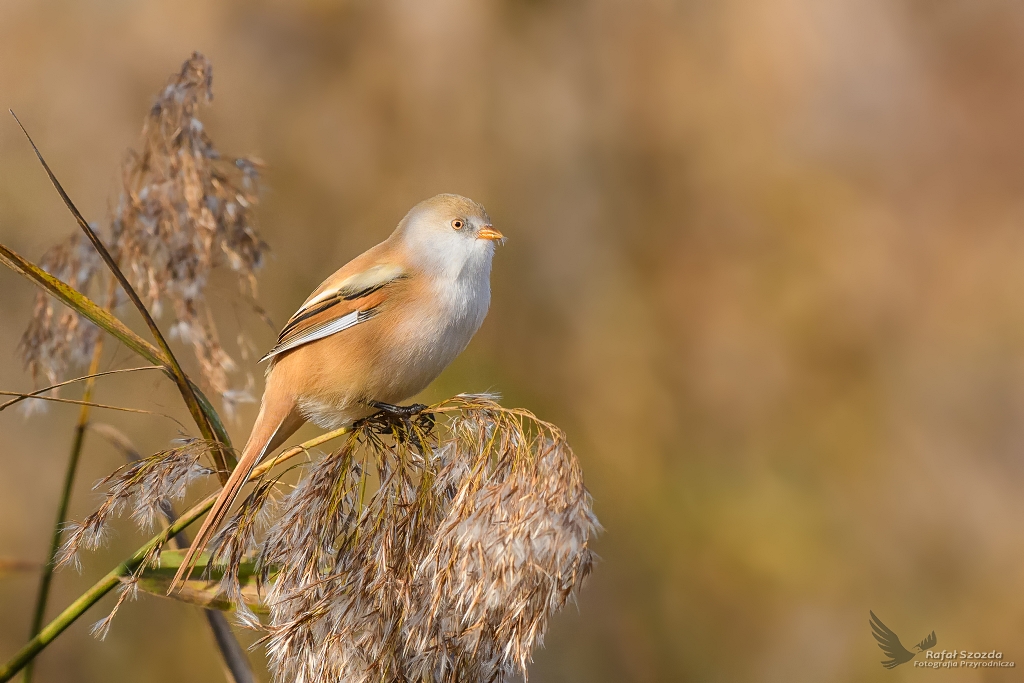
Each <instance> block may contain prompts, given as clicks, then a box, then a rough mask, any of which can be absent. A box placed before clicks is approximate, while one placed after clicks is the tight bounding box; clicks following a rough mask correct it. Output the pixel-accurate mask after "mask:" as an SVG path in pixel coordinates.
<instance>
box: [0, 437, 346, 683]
mask: <svg viewBox="0 0 1024 683" xmlns="http://www.w3.org/2000/svg"><path fill="white" fill-rule="evenodd" d="M350 431H351V428H349V427H342V428H341V429H335V430H334V431H333V432H327V433H326V434H321V435H320V436H318V437H316V438H314V439H310V440H309V441H306V442H305V443H303V444H301V445H299V446H293V447H292V448H289V449H288V450H286V451H284V452H283V453H281V454H280V455H278V456H277V457H275V458H271V459H270V460H268V461H267V462H265V463H263V464H262V465H260V466H259V467H256V468H254V469H253V471H252V474H250V475H249V481H252V480H254V479H258V478H259V477H261V476H263V474H265V473H266V472H267V471H268V470H270V469H271V468H273V467H275V466H276V465H278V464H280V463H282V462H284V461H286V460H289V459H291V458H294V457H295V456H297V455H299V454H301V453H305V452H307V451H308V450H309V449H311V448H316V447H317V446H319V445H320V444H323V443H326V442H327V441H330V440H331V439H336V438H337V437H339V436H341V435H343V434H346V433H348V432H350ZM216 500H217V494H213V495H211V496H209V497H208V498H206V500H204V501H202V502H201V503H197V504H196V505H194V506H193V507H192V508H190V509H189V510H188V511H187V512H185V513H184V514H182V516H181V517H179V518H178V520H177V521H176V522H175V523H174V524H171V525H170V526H168V527H167V528H166V529H164V530H163V531H161V532H160V533H158V534H157V535H156V536H154V537H153V538H151V539H150V540H149V541H148V542H147V543H146V544H145V545H144V546H142V547H141V548H139V549H138V550H137V551H136V552H135V554H134V555H132V556H131V557H130V558H128V559H127V560H125V561H124V562H122V563H121V564H119V565H118V566H116V567H114V569H112V570H111V571H110V573H108V574H107V575H106V576H104V577H103V578H102V579H100V580H99V581H97V582H96V583H95V584H94V585H93V586H92V588H90V589H89V590H87V591H86V592H84V593H82V595H80V596H79V597H78V599H77V600H75V601H74V602H72V603H71V604H70V605H68V607H67V608H66V609H65V610H64V611H63V612H61V613H60V614H59V615H57V618H55V619H54V620H53V621H51V622H50V623H49V624H47V625H46V626H45V627H43V628H42V629H40V631H39V633H38V634H37V635H36V636H35V637H34V638H33V639H32V640H30V641H29V642H28V643H26V644H25V645H24V647H22V648H21V649H20V650H18V652H17V654H15V655H14V656H13V657H12V658H11V659H10V660H8V661H7V662H6V663H5V664H4V665H3V666H0V683H5V682H6V681H9V680H11V678H12V677H14V675H15V674H17V673H18V672H19V671H20V670H21V669H23V668H24V667H25V666H26V665H27V664H28V663H29V662H30V661H32V659H33V658H34V657H35V656H36V655H37V654H39V652H40V651H42V649H43V648H45V647H46V646H47V645H49V644H50V643H52V642H53V641H54V640H55V639H56V638H57V636H59V635H60V634H61V633H63V632H64V629H66V628H67V627H68V626H70V625H71V624H73V623H74V622H75V621H76V620H77V619H78V618H79V617H80V616H82V615H83V614H85V612H86V610H88V609H89V608H90V607H92V606H93V605H95V604H96V603H97V602H99V600H100V598H102V597H103V596H104V595H106V594H107V593H109V592H110V591H111V590H113V589H114V588H115V587H116V586H117V585H118V584H119V583H120V582H121V579H122V578H123V577H125V576H128V575H129V574H131V573H132V572H133V571H135V570H136V569H138V568H139V565H141V564H142V562H143V561H144V560H145V559H146V557H147V556H149V554H150V553H151V552H152V551H153V550H154V549H156V548H157V547H159V546H161V545H163V544H164V543H166V542H167V539H169V538H171V537H173V536H174V535H175V534H177V533H178V532H179V531H181V530H182V529H185V528H186V527H188V526H189V525H190V524H192V523H193V522H195V521H196V520H197V519H199V518H200V517H202V516H203V514H204V513H206V512H207V511H208V510H209V509H210V508H212V507H213V504H214V502H215V501H216Z"/></svg>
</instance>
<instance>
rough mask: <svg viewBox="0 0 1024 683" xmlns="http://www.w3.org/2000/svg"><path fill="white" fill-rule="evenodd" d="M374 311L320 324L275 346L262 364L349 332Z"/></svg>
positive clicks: (262, 359)
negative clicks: (313, 342) (286, 353)
mask: <svg viewBox="0 0 1024 683" xmlns="http://www.w3.org/2000/svg"><path fill="white" fill-rule="evenodd" d="M372 310H373V309H370V310H369V311H352V312H351V313H347V314H345V315H343V316H341V317H340V318H335V319H334V320H328V321H326V322H323V323H320V324H319V325H315V326H313V327H311V328H309V329H308V330H306V331H305V332H303V333H302V334H300V335H299V336H297V337H295V338H294V339H289V340H288V342H287V343H285V344H281V345H278V346H275V347H274V348H273V349H271V351H270V353H268V354H267V355H265V356H263V358H261V359H260V362H261V363H262V362H263V361H265V360H267V359H268V358H273V357H274V356H276V355H277V354H279V353H284V352H285V351H289V350H291V349H294V348H295V347H296V346H302V345H303V344H308V343H309V342H311V341H316V340H317V339H323V338H324V337H329V336H331V335H332V334H337V333H338V332H341V331H342V330H347V329H348V328H350V327H352V326H354V325H358V324H359V323H361V322H363V321H364V320H368V319H369V318H372V317H373V313H372Z"/></svg>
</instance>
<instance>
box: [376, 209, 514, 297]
mask: <svg viewBox="0 0 1024 683" xmlns="http://www.w3.org/2000/svg"><path fill="white" fill-rule="evenodd" d="M395 238H397V239H398V240H400V241H401V242H402V245H403V246H404V247H405V248H406V254H407V256H408V258H409V259H410V260H412V261H413V262H415V264H416V265H418V266H420V267H421V268H423V269H424V270H427V271H429V272H432V273H433V274H435V275H448V276H451V277H458V276H460V275H461V274H463V273H465V272H467V271H473V270H479V269H481V268H483V269H487V270H488V271H489V269H490V264H491V258H492V257H493V256H494V244H495V242H499V241H504V239H505V237H504V235H502V234H501V233H500V232H498V231H497V230H495V229H494V226H492V225H491V219H490V217H489V216H488V215H487V212H486V211H484V207H482V206H480V205H479V204H477V203H476V202H474V201H473V200H472V199H467V198H466V197H462V196H460V195H457V194H439V195H437V196H435V197H431V198H430V199H426V200H424V201H422V202H420V203H419V204H417V205H416V206H414V207H413V208H412V209H411V210H410V211H409V213H407V214H406V216H405V218H403V219H402V222H401V223H399V224H398V229H396V230H395Z"/></svg>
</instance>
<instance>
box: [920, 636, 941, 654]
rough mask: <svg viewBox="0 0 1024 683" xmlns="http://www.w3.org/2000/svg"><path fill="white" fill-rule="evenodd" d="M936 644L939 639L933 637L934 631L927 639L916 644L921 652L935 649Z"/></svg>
mask: <svg viewBox="0 0 1024 683" xmlns="http://www.w3.org/2000/svg"><path fill="white" fill-rule="evenodd" d="M937 642H939V639H938V638H936V637H935V631H932V632H931V633H930V634H928V637H927V638H925V639H924V640H922V641H921V642H920V643H918V644H917V649H918V650H920V651H921V652H924V651H925V650H930V649H932V648H933V647H935V643H937Z"/></svg>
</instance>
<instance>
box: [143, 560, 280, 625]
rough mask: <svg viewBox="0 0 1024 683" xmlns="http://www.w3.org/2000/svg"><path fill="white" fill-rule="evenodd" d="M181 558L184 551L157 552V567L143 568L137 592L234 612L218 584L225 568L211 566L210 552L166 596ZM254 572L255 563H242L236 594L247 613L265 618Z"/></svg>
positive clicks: (264, 608)
mask: <svg viewBox="0 0 1024 683" xmlns="http://www.w3.org/2000/svg"><path fill="white" fill-rule="evenodd" d="M184 559H185V551H183V550H165V551H163V552H162V553H160V561H159V566H154V567H146V569H144V570H143V571H142V573H141V574H139V582H138V586H139V589H140V590H143V591H145V592H147V593H152V594H153V595H159V596H160V597H162V598H168V599H171V600H179V601H181V602H187V603H190V604H193V605H199V606H200V607H205V608H207V609H216V610H221V611H222V612H231V611H234V610H235V603H234V602H232V601H231V600H230V599H228V598H227V597H226V596H225V595H224V594H223V592H222V590H221V586H220V581H221V579H223V578H224V569H223V568H222V567H217V566H216V565H210V554H209V553H203V554H202V555H200V556H199V559H198V560H197V561H196V563H195V567H194V569H198V570H199V571H196V572H195V573H194V574H193V575H192V578H190V579H188V580H187V581H184V582H182V583H180V584H179V586H180V587H179V588H176V589H175V590H174V592H173V593H171V594H170V595H168V594H167V591H168V589H169V588H170V587H171V581H172V579H174V574H175V572H177V570H178V567H180V566H181V563H182V561H183V560H184ZM256 571H257V570H256V565H255V563H254V562H251V561H250V562H242V563H241V564H240V565H239V567H238V584H239V592H240V594H241V595H242V596H243V598H244V600H245V604H246V606H248V608H249V609H250V610H252V611H253V612H255V613H256V614H259V615H265V614H268V613H269V612H268V610H267V607H266V605H264V604H263V603H262V601H261V597H260V591H259V587H258V586H257V573H256Z"/></svg>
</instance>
